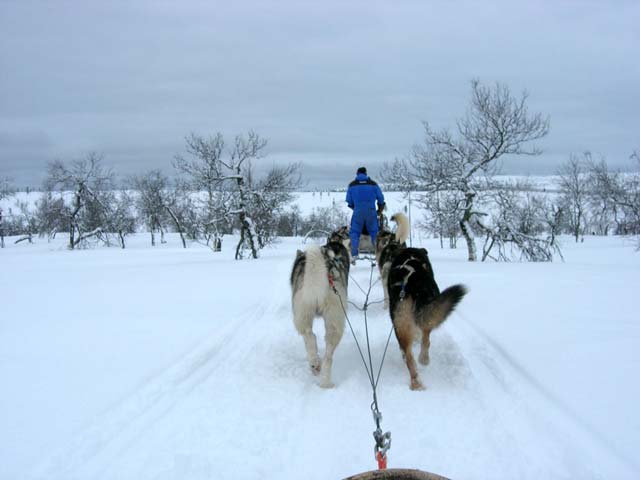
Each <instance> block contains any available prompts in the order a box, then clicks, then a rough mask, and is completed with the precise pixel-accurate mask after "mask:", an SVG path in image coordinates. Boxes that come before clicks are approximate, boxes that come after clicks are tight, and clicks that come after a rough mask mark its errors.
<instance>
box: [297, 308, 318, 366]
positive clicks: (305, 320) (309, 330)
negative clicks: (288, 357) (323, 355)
mask: <svg viewBox="0 0 640 480" xmlns="http://www.w3.org/2000/svg"><path fill="white" fill-rule="evenodd" d="M314 316H315V315H314V313H313V312H312V311H311V310H308V309H305V308H296V309H294V323H295V326H296V329H297V330H298V333H300V335H302V338H303V339H304V346H305V348H306V350H307V359H308V360H309V366H310V367H311V373H313V374H314V375H318V374H319V373H320V357H319V356H318V342H317V340H316V336H315V334H314V333H313V317H314Z"/></svg>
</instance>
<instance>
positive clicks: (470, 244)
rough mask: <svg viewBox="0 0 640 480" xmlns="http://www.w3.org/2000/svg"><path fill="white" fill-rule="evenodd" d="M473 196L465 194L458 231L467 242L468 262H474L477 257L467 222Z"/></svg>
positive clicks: (469, 217) (474, 243)
mask: <svg viewBox="0 0 640 480" xmlns="http://www.w3.org/2000/svg"><path fill="white" fill-rule="evenodd" d="M474 196H475V194H473V193H465V207H464V214H463V216H462V220H460V230H461V231H462V236H463V237H464V239H465V241H466V242H467V250H468V252H469V258H468V260H469V261H470V262H475V261H477V260H478V256H477V254H476V242H475V240H474V239H473V234H472V233H471V228H470V226H469V220H471V216H472V213H471V207H472V206H473V197H474Z"/></svg>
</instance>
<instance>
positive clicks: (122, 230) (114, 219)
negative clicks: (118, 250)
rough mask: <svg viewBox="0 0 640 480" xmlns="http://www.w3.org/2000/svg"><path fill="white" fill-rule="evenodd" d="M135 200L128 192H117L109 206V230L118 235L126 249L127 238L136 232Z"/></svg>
mask: <svg viewBox="0 0 640 480" xmlns="http://www.w3.org/2000/svg"><path fill="white" fill-rule="evenodd" d="M133 204H134V202H133V198H132V196H131V194H130V193H129V192H128V191H127V190H121V191H119V192H117V195H115V198H114V199H113V201H112V202H111V203H110V204H109V212H108V213H107V215H108V219H107V223H108V227H109V230H110V231H112V232H114V233H115V234H117V235H118V242H119V243H120V246H121V247H122V248H125V246H126V243H125V238H126V236H127V235H129V234H131V233H134V232H135V231H136V217H135V215H134V212H133Z"/></svg>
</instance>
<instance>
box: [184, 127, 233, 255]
mask: <svg viewBox="0 0 640 480" xmlns="http://www.w3.org/2000/svg"><path fill="white" fill-rule="evenodd" d="M185 143H186V148H185V150H186V152H187V154H188V156H187V157H184V156H182V155H176V156H175V158H174V162H173V166H174V168H175V169H176V170H178V172H180V173H182V174H184V175H186V180H185V187H186V188H187V189H191V190H192V191H194V192H198V193H199V192H204V194H205V198H204V199H201V198H200V197H199V196H196V197H195V201H196V203H197V204H198V205H197V207H198V211H199V212H201V214H200V215H199V217H197V218H196V219H195V225H194V226H196V228H197V229H198V230H200V232H199V233H200V234H201V235H202V236H203V237H204V239H205V241H206V243H207V245H208V244H209V243H210V242H211V241H213V242H214V244H216V243H218V242H219V241H220V237H221V236H222V233H223V231H224V230H225V226H226V224H228V223H229V218H228V216H227V214H226V212H227V211H228V208H227V207H228V205H229V204H230V203H231V191H230V190H229V188H227V186H226V185H224V182H223V181H222V179H224V178H225V176H226V175H227V174H228V173H229V171H228V170H229V169H228V168H227V167H226V165H225V157H224V156H225V142H224V137H223V135H222V134H221V133H216V134H215V135H214V136H211V137H209V138H204V137H202V136H200V135H196V134H195V133H191V134H189V135H188V136H187V137H186V138H185Z"/></svg>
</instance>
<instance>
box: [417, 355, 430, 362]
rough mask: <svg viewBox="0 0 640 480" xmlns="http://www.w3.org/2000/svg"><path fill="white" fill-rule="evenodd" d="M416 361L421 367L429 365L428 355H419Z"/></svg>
mask: <svg viewBox="0 0 640 480" xmlns="http://www.w3.org/2000/svg"><path fill="white" fill-rule="evenodd" d="M418 361H419V362H420V363H421V364H422V365H429V354H428V353H426V354H425V353H421V354H420V356H419V357H418Z"/></svg>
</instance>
